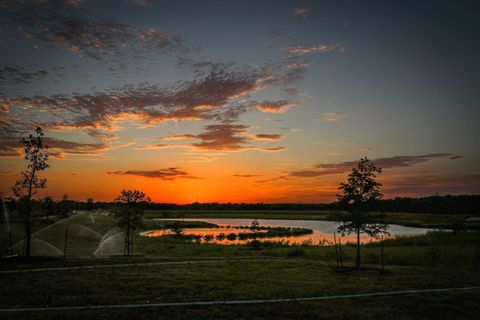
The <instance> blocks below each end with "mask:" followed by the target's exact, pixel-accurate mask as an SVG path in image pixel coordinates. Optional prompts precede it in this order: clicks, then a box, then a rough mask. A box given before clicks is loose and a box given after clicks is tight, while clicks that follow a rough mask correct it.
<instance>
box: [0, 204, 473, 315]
mask: <svg viewBox="0 0 480 320" xmlns="http://www.w3.org/2000/svg"><path fill="white" fill-rule="evenodd" d="M215 214H218V213H215ZM263 214H264V215H269V216H268V217H275V218H279V215H285V218H287V216H288V217H290V219H292V217H295V218H296V219H299V218H297V217H299V213H296V212H290V213H289V214H288V213H280V214H278V213H277V214H275V213H265V212H263ZM303 214H304V216H301V218H302V219H305V217H307V216H308V217H312V218H313V217H319V216H322V215H328V214H329V213H303ZM330 214H331V213H330ZM173 215H174V214H173V213H172V212H163V213H159V212H148V213H147V217H148V218H147V219H146V223H145V228H144V230H150V229H152V228H162V227H165V226H164V224H163V223H162V222H161V221H154V220H151V218H153V217H163V218H164V217H173ZM199 215H201V213H188V214H185V213H184V217H187V216H188V217H195V218H198V216H199ZM220 215H221V216H222V217H226V216H228V217H234V216H235V217H239V213H238V212H222V213H220ZM254 215H255V218H265V216H258V215H257V214H254ZM204 216H209V217H211V215H207V214H204ZM176 217H177V218H179V217H181V216H176ZM215 217H219V216H218V215H215ZM241 217H249V218H250V217H251V216H248V215H246V214H243V213H242V216H241ZM399 217H401V218H402V219H407V220H408V219H409V220H410V221H413V220H415V219H416V221H417V222H420V223H421V221H422V219H424V217H415V215H414V214H396V215H395V216H394V217H389V218H388V219H390V220H392V219H397V220H398V219H400V218H399ZM448 219H452V221H453V220H455V219H457V218H454V217H441V218H438V220H436V221H435V223H446V221H449V220H448ZM199 220H201V219H199ZM441 221H443V222H441ZM186 223H188V224H190V226H192V225H193V226H195V225H196V226H203V227H204V226H205V224H203V223H192V222H186ZM422 226H425V225H422ZM2 227H3V226H2ZM67 227H68V230H69V231H68V241H67V255H68V257H67V258H66V259H63V257H62V256H57V257H53V258H36V259H33V260H32V261H30V262H25V261H22V260H14V259H2V260H1V263H0V283H1V285H0V296H1V297H2V298H1V299H0V308H2V309H3V308H12V307H44V306H46V304H47V300H50V301H51V306H52V307H55V306H85V305H87V306H88V305H104V304H132V303H160V302H188V301H214V300H237V299H240V300H251V299H277V298H298V297H309V296H327V295H342V294H355V293H370V292H377V291H378V292H385V291H395V290H410V289H427V288H428V289H429V288H449V287H467V286H480V232H479V231H475V230H471V231H463V232H432V233H428V234H426V235H422V236H415V237H405V238H397V239H389V240H386V241H385V242H384V245H385V251H384V254H385V265H386V266H385V268H386V270H387V272H386V273H385V274H380V273H379V272H378V268H379V263H380V252H381V251H380V249H381V247H380V245H379V244H378V243H371V244H367V245H364V246H362V250H361V254H362V262H363V267H364V269H363V271H360V272H353V271H349V272H342V273H339V272H335V271H334V268H335V266H336V255H335V249H334V247H332V246H301V245H298V246H282V245H279V244H269V245H264V246H263V248H262V249H260V250H252V249H250V248H248V247H246V246H240V245H231V246H221V245H214V244H205V245H204V244H202V245H201V244H198V243H190V242H185V241H182V240H181V239H174V238H171V237H164V238H148V237H142V236H139V235H138V234H137V235H136V236H135V237H134V254H135V256H134V257H121V256H113V257H108V256H104V257H101V256H94V255H93V253H94V252H95V251H96V249H97V248H98V246H99V244H100V243H101V242H102V239H103V240H105V237H106V236H105V235H106V234H107V233H108V234H110V235H115V234H116V233H115V232H119V230H117V229H115V228H116V221H115V219H114V218H112V217H103V216H93V217H92V216H90V215H88V214H82V215H73V216H71V217H70V218H68V219H65V220H59V221H57V222H55V223H53V224H40V223H38V224H36V225H35V231H34V232H35V238H37V239H39V240H42V241H45V242H48V243H49V244H51V245H53V246H55V247H56V248H59V249H60V250H62V251H63V246H64V239H65V231H66V229H67ZM13 228H14V229H15V233H18V235H17V236H16V237H15V240H16V241H21V239H22V238H21V226H20V225H14V226H13ZM112 230H113V231H112ZM115 230H116V231H115ZM137 231H141V230H137ZM107 238H108V237H107ZM122 239H123V238H122V236H121V235H120V237H118V239H117V240H119V243H120V246H119V247H118V248H117V249H118V252H117V253H119V254H121V253H122V252H123V251H122V247H121V245H122V244H123V243H122ZM1 241H2V245H3V247H2V248H5V244H4V242H5V241H6V237H5V235H4V234H3V235H2V238H1ZM117 246H118V244H117ZM18 247H19V248H21V245H19V246H18ZM40 247H41V246H40ZM39 252H40V253H42V251H41V250H39ZM342 253H343V261H344V265H345V266H346V267H352V266H353V258H354V254H355V247H354V246H351V245H344V246H343V247H342ZM184 261H193V263H188V264H184ZM80 266H83V268H78V267H80ZM93 266H97V268H92V267H93ZM69 267H74V269H50V270H48V268H69ZM39 268H47V269H44V270H43V271H33V272H21V273H18V272H17V273H5V272H8V271H12V270H26V269H28V270H34V269H39ZM348 270H350V269H348ZM49 297H50V299H49ZM479 306H480V290H478V289H477V290H472V291H454V292H442V293H429V294H427V293H422V294H419V293H416V294H408V295H397V296H384V297H368V298H350V299H337V300H329V301H312V302H305V301H303V302H299V301H297V302H283V303H271V304H261V305H216V306H191V307H163V308H151V309H149V308H147V309H114V310H83V311H41V312H15V313H2V312H0V318H2V319H64V318H68V319H117V318H118V319H132V318H134V319H147V318H148V319H152V318H158V319H163V318H165V319H166V318H179V319H187V318H189V319H191V318H201V319H206V318H227V319H238V318H249V319H250V318H251V319H261V318H279V319H281V318H326V319H380V318H386V319H451V318H457V319H471V318H472V315H475V314H478V312H479V311H480V307H479Z"/></svg>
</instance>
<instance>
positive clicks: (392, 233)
mask: <svg viewBox="0 0 480 320" xmlns="http://www.w3.org/2000/svg"><path fill="white" fill-rule="evenodd" d="M156 220H178V219H156ZM182 220H183V221H205V222H209V223H213V224H216V225H218V226H219V228H186V229H185V230H184V234H186V235H197V236H201V237H202V238H201V239H200V242H201V243H205V242H206V241H205V236H206V235H212V236H213V238H214V239H213V240H211V241H209V242H210V243H215V244H222V245H232V244H245V243H246V242H248V241H251V239H248V240H240V239H235V240H229V239H227V238H225V239H218V238H217V236H218V235H219V234H221V233H223V234H225V235H228V234H230V233H236V234H238V233H240V232H250V231H249V230H245V229H239V228H238V227H240V226H249V225H250V224H251V223H252V221H253V219H231V218H230V219H220V218H219V219H210V218H200V219H199V218H197V219H193V218H188V219H182ZM257 221H258V222H259V224H260V226H263V227H293V228H306V229H311V230H313V233H312V234H307V235H301V236H295V237H294V236H290V237H275V238H265V239H259V240H260V241H282V242H288V243H289V244H310V245H331V244H333V243H334V237H333V233H334V232H335V233H336V237H337V241H341V243H347V242H356V236H355V235H354V234H350V235H343V236H342V235H341V234H338V231H337V228H338V226H339V223H338V222H334V221H318V220H279V219H258V220H257ZM387 231H388V232H389V235H384V238H394V237H398V236H413V235H422V234H425V233H427V232H428V231H431V229H425V228H413V227H404V226H399V225H390V226H389V227H388V229H387ZM171 234H172V232H171V231H168V230H152V231H147V232H144V233H143V235H144V236H148V237H161V236H164V235H171ZM379 240H380V238H372V237H370V236H368V235H365V234H362V235H361V236H360V241H361V242H362V243H368V242H374V241H379Z"/></svg>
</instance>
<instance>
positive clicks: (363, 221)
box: [337, 157, 388, 269]
mask: <svg viewBox="0 0 480 320" xmlns="http://www.w3.org/2000/svg"><path fill="white" fill-rule="evenodd" d="M381 172H382V168H378V167H376V166H375V164H374V163H373V162H372V161H370V160H368V159H367V157H365V158H362V159H360V162H359V163H358V165H357V167H356V168H352V172H351V173H350V174H349V175H348V181H347V182H346V183H343V182H342V183H341V184H340V187H339V190H342V194H340V195H337V199H338V202H340V204H342V205H344V206H346V207H347V208H348V210H349V211H350V215H349V217H348V218H347V219H346V221H344V222H342V224H341V225H340V226H339V227H338V231H339V232H341V233H342V234H351V233H353V232H354V233H355V234H356V235H357V252H356V262H355V265H356V268H357V269H360V234H361V233H366V234H368V235H369V236H373V237H376V236H378V235H379V234H381V233H387V231H386V230H387V227H388V226H387V225H386V224H384V223H373V222H372V220H371V218H370V216H369V213H368V206H369V204H371V203H372V202H374V201H376V200H378V199H380V198H381V197H382V196H383V195H382V193H381V192H380V187H381V185H382V184H381V183H380V182H378V181H376V179H375V178H376V177H377V174H379V173H381Z"/></svg>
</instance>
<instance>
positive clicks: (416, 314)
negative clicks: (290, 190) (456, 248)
mask: <svg viewBox="0 0 480 320" xmlns="http://www.w3.org/2000/svg"><path fill="white" fill-rule="evenodd" d="M478 296H479V293H478V291H477V292H454V293H442V294H431V295H424V294H412V295H408V296H402V297H399V296H394V297H377V298H362V299H345V300H332V301H316V302H291V303H284V304H278V303H276V304H265V305H236V306H210V307H172V308H152V309H129V310H100V311H82V312H78V311H69V312H54V311H51V312H47V313H22V314H16V315H15V317H14V319H31V320H38V319H73V320H77V319H125V320H130V319H139V320H142V319H146V320H151V319H185V320H191V319H352V320H354V319H395V320H396V319H474V318H475V315H478V314H479V312H480V303H479V302H480V301H479V298H478ZM10 316H11V315H10ZM0 318H4V319H12V317H9V316H7V315H3V317H2V315H0Z"/></svg>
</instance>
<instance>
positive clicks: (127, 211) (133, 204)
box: [114, 190, 150, 256]
mask: <svg viewBox="0 0 480 320" xmlns="http://www.w3.org/2000/svg"><path fill="white" fill-rule="evenodd" d="M145 201H150V198H145V193H143V192H141V191H138V190H122V191H121V192H120V195H119V196H118V197H116V198H115V200H114V202H115V203H116V204H117V205H118V206H119V210H117V212H116V213H117V214H116V215H117V218H118V226H119V227H121V228H124V229H125V248H124V254H125V255H127V256H129V255H131V254H133V230H134V229H135V228H138V227H141V226H143V209H142V208H141V206H140V204H141V203H143V202H145Z"/></svg>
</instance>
